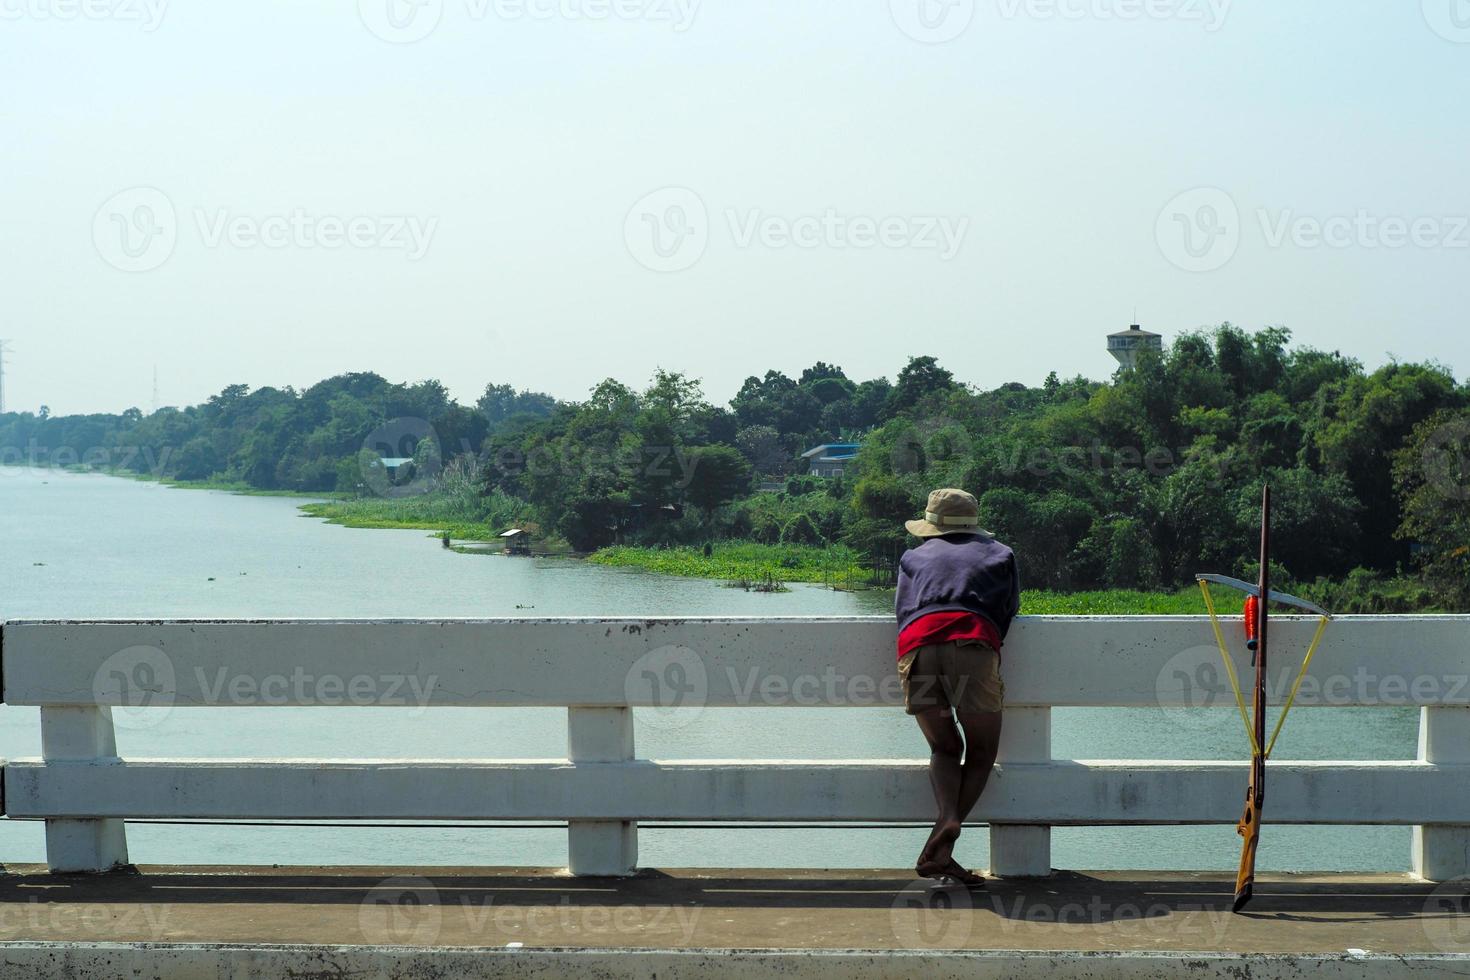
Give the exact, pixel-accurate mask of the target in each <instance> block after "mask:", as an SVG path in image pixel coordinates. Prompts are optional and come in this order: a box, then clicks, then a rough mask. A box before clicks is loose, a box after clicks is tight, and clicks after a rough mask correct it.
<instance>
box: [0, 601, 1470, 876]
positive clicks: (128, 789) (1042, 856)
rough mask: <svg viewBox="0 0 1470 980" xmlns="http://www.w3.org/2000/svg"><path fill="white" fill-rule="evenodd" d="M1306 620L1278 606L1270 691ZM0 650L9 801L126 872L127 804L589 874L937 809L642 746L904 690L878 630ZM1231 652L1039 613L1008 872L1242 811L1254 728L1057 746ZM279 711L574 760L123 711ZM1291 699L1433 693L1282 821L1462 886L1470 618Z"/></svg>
mask: <svg viewBox="0 0 1470 980" xmlns="http://www.w3.org/2000/svg"><path fill="white" fill-rule="evenodd" d="M1313 626H1314V621H1312V620H1296V619H1287V618H1282V619H1278V620H1275V621H1274V622H1273V629H1272V640H1273V643H1272V649H1273V651H1274V656H1273V660H1272V663H1273V668H1272V671H1271V683H1272V692H1273V693H1272V702H1273V703H1277V704H1279V703H1280V700H1281V698H1282V696H1283V694H1284V691H1285V690H1286V689H1287V688H1288V686H1289V683H1290V680H1291V678H1292V677H1293V676H1294V674H1295V670H1296V666H1297V664H1298V662H1299V660H1300V656H1301V653H1302V651H1304V650H1305V648H1306V646H1307V641H1308V639H1309V637H1310V632H1311V630H1312V628H1313ZM1237 632H1238V630H1231V632H1230V634H1229V636H1230V638H1231V640H1232V643H1233V644H1234V650H1233V653H1234V657H1235V663H1236V667H1237V670H1238V671H1240V672H1241V673H1242V674H1243V675H1244V674H1245V672H1246V670H1247V663H1248V660H1247V656H1248V655H1247V654H1246V653H1245V651H1244V649H1243V644H1242V643H1240V642H1239V640H1238V639H1237V637H1236V633H1237ZM0 643H3V682H4V690H3V695H4V701H5V702H6V703H8V704H14V705H36V706H39V707H40V709H41V731H42V754H43V758H42V759H22V760H15V761H12V762H10V763H9V764H7V765H6V767H5V773H4V790H5V807H6V812H7V813H8V814H9V815H10V816H12V817H18V818H33V819H34V818H40V819H44V820H45V821H46V845H47V857H48V861H49V863H50V865H51V867H52V869H53V870H57V871H72V870H106V869H108V868H111V867H115V866H118V865H121V864H125V863H127V844H126V839H125V835H124V831H123V820H124V819H127V818H134V819H145V818H202V819H426V820H428V819H504V820H545V819H554V820H567V821H569V827H570V830H569V836H570V841H569V843H570V862H569V864H570V867H571V870H572V871H573V872H574V873H578V874H620V873H626V872H628V871H629V870H631V869H632V868H633V867H635V865H636V863H637V821H639V820H673V821H678V820H728V821H742V820H751V821H755V820H759V821H822V822H832V821H886V820H925V819H929V818H931V817H932V812H931V811H932V806H933V803H932V797H931V794H930V791H929V787H928V782H927V776H926V764H925V763H924V762H921V761H909V760H901V761H883V760H877V761H791V760H782V761H745V760H732V761H677V762H670V761H654V760H644V759H637V758H636V757H635V753H634V737H633V736H634V731H633V714H632V712H631V710H629V709H630V708H632V707H654V708H660V709H662V708H667V707H670V706H675V707H682V708H686V709H687V708H693V707H698V706H712V707H737V706H762V705H792V706H816V705H838V706H843V705H845V706H853V707H862V706H889V707H890V708H891V706H894V705H897V704H900V703H901V700H902V698H901V693H900V691H899V687H898V684H897V679H896V676H895V670H894V653H893V643H894V626H893V624H892V622H891V621H890V620H888V619H886V618H878V617H863V618H845V619H822V618H789V619H731V618H720V619H637V620H634V619H574V620H571V619H564V620H484V621H469V620H446V621H431V622H425V621H418V622H409V621H382V622H362V621H352V622H346V621H318V620H305V621H269V622H187V621H186V622H56V623H8V624H5V625H4V626H3V627H0ZM1219 667H1220V664H1219V654H1218V652H1217V651H1216V648H1215V645H1214V639H1213V636H1212V634H1211V632H1210V628H1209V625H1208V620H1206V619H1204V618H1196V617H1112V618H1105V617H1022V618H1021V619H1019V620H1018V621H1017V623H1016V625H1015V628H1014V629H1013V631H1012V633H1011V637H1010V641H1009V642H1008V643H1007V645H1006V651H1005V663H1004V667H1003V673H1004V677H1005V682H1006V688H1007V709H1006V722H1005V728H1004V734H1003V737H1002V745H1001V752H1000V764H999V765H998V767H997V769H996V773H995V776H994V778H993V780H992V782H991V785H990V787H989V788H988V789H987V790H986V793H985V796H984V797H983V798H982V799H981V801H980V806H979V808H978V810H977V812H976V814H975V815H974V819H975V820H976V821H978V822H986V823H989V824H990V832H991V855H992V858H991V865H992V866H991V870H992V872H994V873H996V874H1001V875H1044V874H1048V873H1049V872H1050V870H1051V861H1050V828H1051V827H1052V826H1055V825H1096V824H1221V823H1233V822H1234V821H1235V820H1236V819H1237V817H1238V816H1239V811H1240V808H1241V803H1242V799H1243V796H1244V791H1245V784H1246V772H1247V763H1246V761H1245V749H1244V736H1243V734H1242V737H1241V744H1240V746H1239V747H1240V748H1241V757H1240V759H1239V760H1238V761H1231V762H1178V761H1167V760H1166V761H1065V760H1053V759H1052V756H1051V718H1050V711H1051V708H1053V707H1070V706H1094V707H1135V708H1137V707H1161V708H1164V709H1167V710H1180V711H1189V710H1191V709H1197V708H1199V707H1200V706H1201V705H1206V704H1209V705H1215V706H1233V698H1232V697H1231V696H1230V694H1229V693H1228V688H1227V687H1226V685H1225V683H1224V680H1223V672H1222V671H1221V670H1220V669H1219ZM262 704H282V705H295V706H326V705H334V706H335V705H352V704H372V705H385V704H404V705H420V706H427V707H429V708H430V709H432V708H433V707H435V706H460V707H467V706H477V707H485V708H494V707H509V706H565V707H567V708H568V740H567V742H568V745H567V757H566V758H564V759H552V760H495V761H457V760H447V761H446V760H441V761H428V760H426V761H405V760H399V759H395V760H391V761H372V760H351V761H333V762H321V761H292V760H226V761H220V760H208V761H206V760H189V759H170V760H147V759H126V760H124V759H120V758H118V757H117V751H116V745H115V741H114V737H113V729H112V712H113V709H114V708H123V709H131V708H132V707H136V706H140V705H141V706H148V707H164V706H168V707H176V708H179V709H184V710H201V709H203V708H216V707H219V708H222V707H226V706H233V705H262ZM1298 705H1299V707H1301V708H1303V709H1316V708H1319V707H1324V706H1341V705H1394V706H1414V707H1418V708H1420V709H1421V721H1420V748H1419V758H1418V759H1417V760H1397V761H1370V762H1293V761H1290V760H1288V759H1286V758H1284V757H1283V756H1281V755H1280V754H1278V757H1277V760H1276V761H1273V762H1272V764H1271V769H1270V772H1271V776H1270V780H1271V781H1270V784H1269V785H1270V787H1271V788H1270V796H1269V797H1268V800H1269V802H1268V809H1267V819H1268V822H1270V823H1317V824H1405V825H1412V826H1414V827H1415V828H1416V830H1415V837H1414V863H1415V870H1416V871H1417V872H1418V873H1419V874H1421V875H1422V876H1424V877H1426V878H1429V879H1434V880H1443V879H1447V878H1451V877H1457V876H1460V875H1465V874H1470V616H1396V617H1351V616H1350V617H1342V618H1340V619H1338V620H1336V621H1335V622H1334V624H1333V626H1332V627H1331V629H1330V630H1329V632H1328V635H1327V638H1326V641H1325V643H1324V644H1323V647H1322V649H1321V650H1320V651H1319V653H1318V654H1317V658H1316V660H1315V661H1314V662H1313V666H1312V670H1311V673H1310V675H1309V678H1308V682H1307V683H1306V684H1305V685H1304V686H1303V689H1302V693H1301V695H1300V696H1299V698H1298ZM1289 727H1290V725H1289V724H1288V728H1289ZM1288 742H1289V739H1288ZM1283 744H1285V743H1283Z"/></svg>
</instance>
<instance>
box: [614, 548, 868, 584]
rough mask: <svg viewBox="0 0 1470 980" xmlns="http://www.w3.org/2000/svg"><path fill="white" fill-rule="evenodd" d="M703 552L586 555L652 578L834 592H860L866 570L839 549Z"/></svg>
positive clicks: (853, 554)
mask: <svg viewBox="0 0 1470 980" xmlns="http://www.w3.org/2000/svg"><path fill="white" fill-rule="evenodd" d="M707 548H708V550H706V548H692V547H680V548H636V547H631V546H622V545H619V546H615V547H611V548H603V549H601V550H600V551H597V552H594V553H593V554H592V555H590V556H588V558H587V561H589V562H591V563H592V564H594V565H608V566H612V567H616V568H637V569H640V570H642V571H645V572H653V573H654V574H656V575H680V576H683V577H685V578H708V579H722V580H724V581H727V582H737V581H752V582H753V581H759V580H762V579H765V578H767V577H774V578H776V579H779V580H781V581H783V582H812V583H820V584H823V585H831V586H833V587H836V588H865V587H867V586H868V581H867V578H868V572H867V570H866V569H864V568H863V567H862V560H861V557H860V556H859V555H858V553H857V552H855V551H853V550H852V549H851V548H848V547H845V546H843V545H833V546H831V547H825V548H823V547H818V546H815V545H796V544H787V545H773V544H757V543H755V542H753V541H716V542H712V543H711V544H710V545H708V546H707Z"/></svg>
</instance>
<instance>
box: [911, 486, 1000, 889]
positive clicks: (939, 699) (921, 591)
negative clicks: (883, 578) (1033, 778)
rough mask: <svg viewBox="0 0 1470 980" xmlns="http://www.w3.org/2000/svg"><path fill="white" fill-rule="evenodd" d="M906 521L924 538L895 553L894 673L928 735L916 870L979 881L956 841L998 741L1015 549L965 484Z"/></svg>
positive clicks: (932, 498)
mask: <svg viewBox="0 0 1470 980" xmlns="http://www.w3.org/2000/svg"><path fill="white" fill-rule="evenodd" d="M905 526H906V527H907V528H908V530H909V533H910V534H913V535H915V536H916V537H919V538H922V539H924V541H923V543H922V544H920V545H919V546H918V547H917V548H914V549H912V550H910V551H908V552H906V553H905V554H904V556H903V558H902V559H900V561H899V572H898V594H897V598H896V602H895V605H896V607H897V613H898V630H899V631H898V673H899V677H900V678H902V680H903V697H904V708H905V710H907V711H908V713H909V714H911V715H913V716H914V717H915V718H916V719H917V720H918V723H919V730H920V731H922V732H923V733H924V738H925V739H927V740H928V742H929V751H930V755H929V781H930V783H931V784H932V785H933V787H934V799H935V802H936V803H937V804H938V805H939V815H938V817H937V818H936V819H935V821H934V830H933V831H932V832H931V833H930V834H929V839H928V840H927V841H926V842H925V843H924V849H923V851H921V852H920V854H919V860H918V863H917V865H916V866H915V870H916V871H917V872H918V873H919V875H920V876H922V877H925V878H952V879H956V880H958V881H960V882H963V883H964V884H966V885H971V886H975V887H984V884H985V879H984V878H983V877H982V876H980V875H977V874H975V873H974V872H972V871H970V870H968V869H966V868H965V867H964V866H963V865H961V864H960V863H959V862H958V861H956V860H955V858H954V846H955V841H956V840H958V839H959V836H960V830H961V827H962V826H963V825H964V821H965V818H966V817H967V816H969V814H970V811H972V810H974V809H975V804H976V803H977V802H978V801H979V799H980V794H981V792H982V791H983V790H984V789H985V783H986V781H987V780H988V779H989V778H990V770H991V769H992V768H993V767H994V766H995V754H996V750H997V748H998V746H999V743H1000V724H1001V709H1002V708H1003V707H1004V703H1005V684H1004V683H1003V682H1002V681H1001V677H1000V648H1001V643H1002V641H1003V640H1004V639H1005V636H1006V633H1007V631H1008V630H1009V629H1010V626H1011V620H1012V619H1014V618H1015V616H1016V613H1017V611H1018V610H1019V609H1020V604H1021V592H1020V583H1019V581H1018V579H1017V576H1016V556H1015V554H1014V553H1013V552H1012V551H1011V549H1010V548H1008V547H1006V546H1005V545H1003V544H1001V543H1000V542H999V541H997V540H996V539H995V538H994V537H993V536H992V535H991V534H990V533H989V532H988V531H983V530H981V529H980V506H979V504H978V502H977V501H976V500H975V498H974V496H972V495H971V494H969V493H966V492H965V491H963V490H935V491H934V492H933V493H931V494H930V495H929V503H928V506H927V507H926V508H925V513H924V518H923V519H922V520H917V521H908V522H907V523H906V525H905ZM962 733H963V738H962V737H961V735H962Z"/></svg>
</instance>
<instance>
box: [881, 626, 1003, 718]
mask: <svg viewBox="0 0 1470 980" xmlns="http://www.w3.org/2000/svg"><path fill="white" fill-rule="evenodd" d="M898 676H899V678H900V679H901V680H902V681H903V707H904V710H905V711H907V712H908V713H909V714H911V715H916V714H918V713H919V712H921V711H930V710H933V709H934V708H954V709H955V710H956V711H963V712H965V713H967V714H984V713H988V712H994V711H999V710H1001V708H1003V707H1005V698H1006V686H1005V682H1004V681H1002V680H1001V679H1000V654H999V653H997V652H996V651H995V649H994V648H993V647H991V646H989V645H987V644H984V643H976V642H973V641H966V642H965V643H964V644H963V645H961V644H958V643H953V642H950V643H934V644H931V645H929V646H922V647H919V648H917V649H914V650H910V651H909V652H908V653H906V654H904V655H903V656H902V657H900V658H899V661H898Z"/></svg>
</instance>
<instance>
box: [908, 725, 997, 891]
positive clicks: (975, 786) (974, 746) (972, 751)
mask: <svg viewBox="0 0 1470 980" xmlns="http://www.w3.org/2000/svg"><path fill="white" fill-rule="evenodd" d="M959 723H960V728H961V729H963V731H964V733H965V758H964V763H963V764H962V765H961V767H960V796H959V802H958V805H957V806H956V808H955V809H956V813H957V814H958V816H959V823H960V826H963V824H964V822H965V820H966V819H967V818H968V817H969V816H970V813H971V812H972V811H973V810H974V809H975V804H976V803H978V802H979V801H980V794H981V793H983V792H984V791H985V784H986V782H987V781H988V780H989V779H990V771H991V769H993V768H995V754H996V750H997V749H998V748H999V746H1000V724H1001V715H1000V713H999V712H985V713H978V714H976V713H969V712H961V713H959ZM958 838H959V833H958V832H956V833H955V834H954V836H953V837H949V836H939V835H931V836H930V838H929V839H930V846H929V847H927V848H926V849H925V853H926V855H927V857H928V859H929V862H930V864H929V866H930V867H935V866H938V867H940V868H941V869H942V873H944V874H947V875H951V876H952V877H955V878H958V879H960V880H961V881H963V882H965V883H966V884H981V883H983V882H984V878H982V877H981V876H980V875H977V874H975V873H974V872H972V871H970V870H968V869H967V868H965V867H964V866H963V865H961V864H960V863H959V862H958V861H956V860H955V859H954V843H955V841H956V840H957V839H958Z"/></svg>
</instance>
